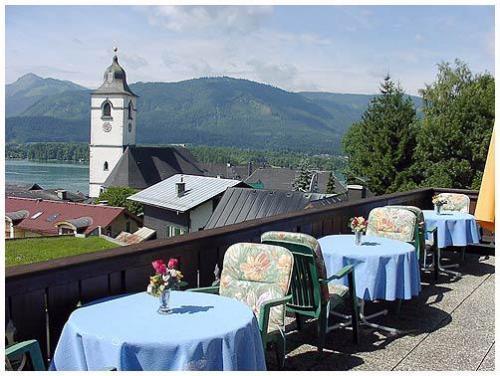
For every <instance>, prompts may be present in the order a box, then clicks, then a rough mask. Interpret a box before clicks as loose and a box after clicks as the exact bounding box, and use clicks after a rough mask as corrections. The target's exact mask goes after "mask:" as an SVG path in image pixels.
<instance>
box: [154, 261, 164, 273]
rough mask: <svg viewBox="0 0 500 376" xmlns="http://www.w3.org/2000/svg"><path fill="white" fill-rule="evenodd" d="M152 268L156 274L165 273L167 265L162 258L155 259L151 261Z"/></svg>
mask: <svg viewBox="0 0 500 376" xmlns="http://www.w3.org/2000/svg"><path fill="white" fill-rule="evenodd" d="M152 265H153V268H154V270H155V272H156V273H158V274H165V273H166V272H167V267H166V266H165V263H164V262H163V260H155V261H153V262H152Z"/></svg>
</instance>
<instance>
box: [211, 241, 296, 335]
mask: <svg viewBox="0 0 500 376" xmlns="http://www.w3.org/2000/svg"><path fill="white" fill-rule="evenodd" d="M292 270H293V255H292V254H291V253H290V251H288V250H287V249H286V248H283V247H278V246H273V245H267V244H254V243H237V244H233V245H232V246H230V247H229V248H228V249H227V251H226V254H225V255H224V262H223V268H222V273H221V278H220V287H219V294H220V295H223V296H228V297H231V298H234V299H237V300H239V301H241V302H243V303H245V304H247V305H248V306H249V307H250V308H251V309H252V310H253V312H254V313H255V315H256V317H257V318H259V317H260V316H259V313H260V309H261V306H262V304H263V303H265V302H266V301H268V300H271V299H277V298H283V297H285V296H286V295H287V293H288V290H289V288H290V279H291V275H292ZM284 321H285V309H284V305H279V306H276V307H273V308H271V314H270V316H269V329H270V330H271V329H275V328H279V327H283V326H284ZM259 324H260V325H261V327H262V325H263V323H259Z"/></svg>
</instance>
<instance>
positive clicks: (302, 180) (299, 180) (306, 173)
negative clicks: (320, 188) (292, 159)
mask: <svg viewBox="0 0 500 376" xmlns="http://www.w3.org/2000/svg"><path fill="white" fill-rule="evenodd" d="M311 178H312V171H311V167H310V165H309V163H308V162H307V160H306V159H303V160H302V161H301V163H300V167H299V175H298V176H297V177H296V178H295V181H294V183H293V190H294V191H299V192H309V188H310V185H311Z"/></svg>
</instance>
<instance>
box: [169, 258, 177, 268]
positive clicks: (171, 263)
mask: <svg viewBox="0 0 500 376" xmlns="http://www.w3.org/2000/svg"><path fill="white" fill-rule="evenodd" d="M178 267H179V260H178V259H176V258H171V259H170V260H168V268H169V269H177V268H178Z"/></svg>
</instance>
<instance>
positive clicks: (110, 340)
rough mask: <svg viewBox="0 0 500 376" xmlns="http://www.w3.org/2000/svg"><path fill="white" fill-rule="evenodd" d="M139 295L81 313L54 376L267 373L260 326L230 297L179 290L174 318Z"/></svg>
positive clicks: (66, 333)
mask: <svg viewBox="0 0 500 376" xmlns="http://www.w3.org/2000/svg"><path fill="white" fill-rule="evenodd" d="M158 306H159V299H158V298H155V297H152V296H150V295H147V294H146V293H138V294H131V295H124V296H119V297H115V298H110V299H106V300H104V301H97V302H96V303H90V304H87V305H84V306H82V307H80V308H78V309H76V310H75V311H74V312H73V313H72V314H71V316H70V317H69V319H68V321H67V323H66V324H65V326H64V329H63V331H62V334H61V337H60V339H59V343H58V344H57V348H56V350H55V353H54V359H53V361H52V364H51V367H50V368H51V369H52V370H63V371H65V370H99V369H105V368H107V367H116V368H117V369H118V370H233V371H234V370H265V369H266V363H265V358H264V349H263V346H262V340H261V336H260V332H259V326H258V323H257V319H256V318H255V315H254V314H253V312H252V310H251V309H250V308H249V307H248V306H246V305H245V304H243V303H241V302H239V301H237V300H235V299H230V298H227V297H223V296H218V295H214V294H203V293H195V292H180V291H173V292H172V293H171V298H170V304H169V306H170V307H171V308H172V313H170V314H167V315H160V314H158V313H157V312H156V311H157V309H158Z"/></svg>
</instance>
